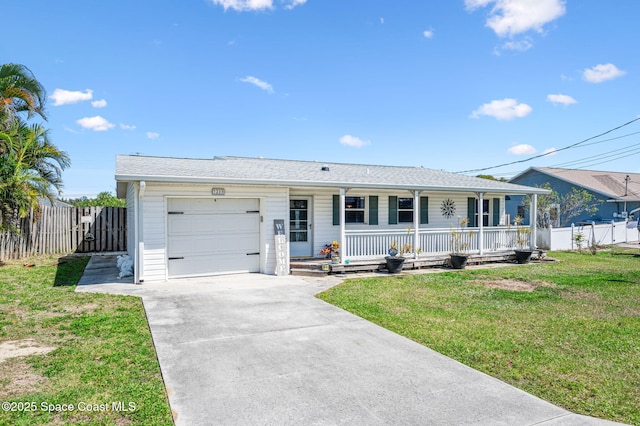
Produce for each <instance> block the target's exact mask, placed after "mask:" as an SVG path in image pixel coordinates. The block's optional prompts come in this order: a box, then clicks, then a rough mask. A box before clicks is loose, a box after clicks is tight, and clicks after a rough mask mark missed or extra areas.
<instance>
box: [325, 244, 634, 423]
mask: <svg viewBox="0 0 640 426" xmlns="http://www.w3.org/2000/svg"><path fill="white" fill-rule="evenodd" d="M637 252H638V250H632V251H631V252H626V253H625V252H620V251H614V252H601V253H598V254H597V255H595V256H593V255H591V254H589V253H571V252H564V253H550V254H549V256H550V257H553V258H555V259H557V262H555V263H551V262H547V263H543V264H528V265H519V266H508V267H503V268H491V269H479V270H464V271H456V272H444V273H438V274H418V275H402V276H399V277H386V276H381V277H373V278H357V279H347V280H346V281H345V282H343V283H342V284H340V285H338V286H336V287H333V288H331V289H329V290H327V291H325V292H323V293H321V294H319V295H318V297H319V298H320V299H322V300H324V301H326V302H329V303H331V304H333V305H335V306H338V307H340V308H342V309H345V310H347V311H349V312H352V313H354V314H356V315H358V316H360V317H362V318H364V319H367V320H369V321H371V322H373V323H376V324H378V325H381V326H382V327H385V328H387V329H389V330H391V331H394V332H396V333H398V334H400V335H403V336H405V337H408V338H410V339H412V340H414V341H416V342H418V343H420V344H423V345H425V346H428V347H430V348H431V349H434V350H436V351H438V352H440V353H442V354H444V355H446V356H448V357H451V358H453V359H455V360H458V361H460V362H462V363H464V364H466V365H468V366H470V367H472V368H474V369H477V370H479V371H482V372H485V373H487V374H489V375H491V376H493V377H496V378H498V379H500V380H503V381H505V382H507V383H510V384H512V385H514V386H516V387H518V388H520V389H522V390H524V391H526V392H529V393H531V394H533V395H536V396H538V397H540V398H542V399H545V400H547V401H550V402H552V403H554V404H556V405H558V406H561V407H564V408H566V409H568V410H570V411H573V412H575V413H579V414H584V415H589V416H594V417H599V418H603V419H608V420H613V421H618V422H624V423H628V424H636V425H638V424H640V258H639V257H636V256H634V254H637ZM509 283H510V284H522V287H527V286H529V287H535V289H534V290H533V291H517V290H511V289H505V286H504V285H503V284H509Z"/></svg>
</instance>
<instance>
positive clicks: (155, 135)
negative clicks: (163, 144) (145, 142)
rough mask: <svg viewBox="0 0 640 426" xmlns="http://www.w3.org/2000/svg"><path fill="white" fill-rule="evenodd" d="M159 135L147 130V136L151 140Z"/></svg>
mask: <svg viewBox="0 0 640 426" xmlns="http://www.w3.org/2000/svg"><path fill="white" fill-rule="evenodd" d="M159 137H160V133H156V132H147V138H149V139H151V140H156V139H158V138H159Z"/></svg>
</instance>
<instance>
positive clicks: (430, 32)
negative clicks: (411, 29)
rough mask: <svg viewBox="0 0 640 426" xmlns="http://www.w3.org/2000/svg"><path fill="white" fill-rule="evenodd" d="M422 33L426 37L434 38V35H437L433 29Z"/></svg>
mask: <svg viewBox="0 0 640 426" xmlns="http://www.w3.org/2000/svg"><path fill="white" fill-rule="evenodd" d="M422 35H423V36H425V38H433V36H434V35H435V31H434V30H432V29H428V30H425V31H424V32H423V33H422Z"/></svg>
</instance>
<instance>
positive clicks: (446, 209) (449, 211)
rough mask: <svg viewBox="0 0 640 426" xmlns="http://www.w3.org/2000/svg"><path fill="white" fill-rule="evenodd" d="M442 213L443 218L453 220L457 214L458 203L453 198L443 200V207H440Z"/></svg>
mask: <svg viewBox="0 0 640 426" xmlns="http://www.w3.org/2000/svg"><path fill="white" fill-rule="evenodd" d="M440 211H441V212H442V216H444V217H446V218H447V219H451V218H452V217H453V215H454V214H456V203H455V201H453V200H452V199H451V198H447V199H446V200H442V205H441V206H440Z"/></svg>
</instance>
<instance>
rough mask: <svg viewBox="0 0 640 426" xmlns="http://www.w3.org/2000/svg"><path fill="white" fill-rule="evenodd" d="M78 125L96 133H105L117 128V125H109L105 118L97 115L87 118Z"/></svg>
mask: <svg viewBox="0 0 640 426" xmlns="http://www.w3.org/2000/svg"><path fill="white" fill-rule="evenodd" d="M76 123H78V125H80V126H81V127H84V128H85V129H91V130H93V131H95V132H104V131H106V130H109V129H112V128H114V127H115V124H112V123H109V121H108V120H107V119H105V118H102V117H100V116H99V115H96V116H95V117H85V118H81V119H80V120H78V121H76Z"/></svg>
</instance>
